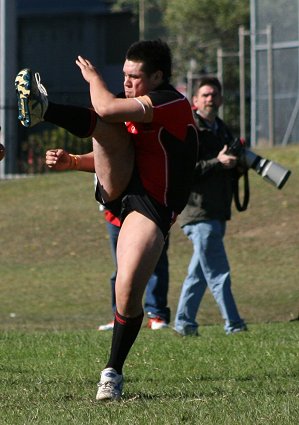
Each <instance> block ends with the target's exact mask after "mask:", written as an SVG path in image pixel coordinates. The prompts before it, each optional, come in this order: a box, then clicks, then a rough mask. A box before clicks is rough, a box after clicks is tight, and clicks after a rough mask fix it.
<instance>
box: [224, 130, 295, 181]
mask: <svg viewBox="0 0 299 425" xmlns="http://www.w3.org/2000/svg"><path fill="white" fill-rule="evenodd" d="M245 146H246V143H245V140H244V139H240V138H237V139H235V140H234V141H233V142H232V144H231V145H230V146H229V147H228V149H227V151H226V154H228V155H234V156H236V157H237V158H238V162H239V163H240V165H241V166H243V167H245V168H251V169H253V170H255V171H256V172H257V174H259V175H261V176H262V177H263V179H265V180H266V181H268V182H269V183H271V184H273V185H274V186H276V187H277V188H278V189H281V188H282V187H283V186H284V185H285V183H286V182H287V180H288V178H289V177H290V174H291V171H290V170H287V169H286V168H284V167H283V166H282V165H280V164H277V163H276V162H274V161H271V160H269V159H266V158H262V157H261V156H259V155H256V154H255V153H254V152H252V151H251V150H249V149H247V148H246V147H245Z"/></svg>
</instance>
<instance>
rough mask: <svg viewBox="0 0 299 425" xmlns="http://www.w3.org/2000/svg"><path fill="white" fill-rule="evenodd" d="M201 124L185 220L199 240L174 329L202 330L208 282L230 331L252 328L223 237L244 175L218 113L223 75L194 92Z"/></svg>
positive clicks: (186, 227) (185, 228) (192, 236)
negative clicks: (235, 290) (241, 308)
mask: <svg viewBox="0 0 299 425" xmlns="http://www.w3.org/2000/svg"><path fill="white" fill-rule="evenodd" d="M193 103H194V106H195V108H196V109H195V111H194V117H195V122H196V124H197V126H198V129H199V139H200V146H201V155H200V158H201V160H200V161H199V163H198V164H197V167H196V174H195V181H194V183H193V187H192V191H191V194H190V197H189V201H188V204H187V206H186V207H185V209H184V210H183V212H182V213H181V215H180V216H179V222H180V225H181V227H182V229H183V231H184V233H185V235H186V236H187V237H188V238H189V239H190V240H191V241H192V243H193V256H192V258H191V261H190V264H189V267H188V275H187V277H186V279H185V281H184V283H183V286H182V290H181V295H180V299H179V303H178V307H177V312H176V317H175V326H174V330H175V331H176V332H178V333H179V334H180V335H183V336H187V335H198V330H197V328H198V323H197V322H196V315H197V312H198V308H199V305H200V302H201V300H202V297H203V295H204V293H205V290H206V288H207V287H208V288H209V289H210V291H211V293H212V295H213V297H214V298H215V301H216V303H217V305H218V307H219V310H220V312H221V315H222V317H223V319H224V322H225V325H224V329H225V332H226V334H233V333H236V332H240V331H244V330H246V329H247V328H246V324H245V323H244V320H243V319H241V317H240V315H239V312H238V309H237V307H236V303H235V300H234V297H233V294H232V292H231V277H230V268H229V263H228V260H227V256H226V252H225V247H224V243H223V238H224V234H225V227H226V221H227V220H229V219H230V217H231V203H232V199H233V184H234V182H235V181H236V179H238V178H239V176H240V170H238V169H237V167H236V165H237V158H236V156H233V155H228V154H227V153H226V151H227V148H228V146H229V144H230V143H231V141H232V139H233V138H232V135H231V133H230V131H229V129H228V128H227V126H226V125H225V124H224V122H223V121H222V120H221V119H220V118H219V117H218V116H217V114H218V110H219V107H220V106H221V104H222V88H221V84H220V82H219V81H218V79H217V78H214V77H209V76H205V77H203V78H202V79H201V80H199V82H198V84H197V87H196V91H195V95H194V97H193Z"/></svg>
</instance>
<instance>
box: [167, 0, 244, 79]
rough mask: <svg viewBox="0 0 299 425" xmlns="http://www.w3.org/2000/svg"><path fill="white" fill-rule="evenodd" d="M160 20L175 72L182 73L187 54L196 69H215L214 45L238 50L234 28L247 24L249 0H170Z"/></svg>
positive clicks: (209, 71) (186, 64) (183, 72)
mask: <svg viewBox="0 0 299 425" xmlns="http://www.w3.org/2000/svg"><path fill="white" fill-rule="evenodd" d="M164 22H165V25H166V27H167V30H168V35H169V43H170V45H171V48H172V51H173V54H174V63H175V69H176V75H177V76H181V77H183V76H184V75H186V72H187V70H188V67H189V61H190V59H191V58H194V59H195V60H196V61H197V63H198V69H197V70H196V71H197V72H199V71H201V72H202V71H205V72H208V73H215V70H216V51H217V48H219V47H222V48H223V49H226V50H229V51H237V50H238V28H239V26H240V25H245V27H246V28H248V26H249V2H248V1H244V0H200V1H198V0H189V1H188V2H181V1H180V0H170V1H168V2H167V8H166V13H165V21H164Z"/></svg>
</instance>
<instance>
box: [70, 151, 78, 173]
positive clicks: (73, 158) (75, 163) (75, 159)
mask: <svg viewBox="0 0 299 425" xmlns="http://www.w3.org/2000/svg"><path fill="white" fill-rule="evenodd" d="M69 155H70V159H71V162H70V167H69V169H70V170H78V162H79V161H78V155H72V154H71V153H70V154H69Z"/></svg>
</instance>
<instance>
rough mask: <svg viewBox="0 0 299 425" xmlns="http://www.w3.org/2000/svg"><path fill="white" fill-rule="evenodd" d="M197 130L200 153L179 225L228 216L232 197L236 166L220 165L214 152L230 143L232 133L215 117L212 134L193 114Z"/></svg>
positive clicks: (201, 120)
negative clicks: (215, 129) (228, 167)
mask: <svg viewBox="0 0 299 425" xmlns="http://www.w3.org/2000/svg"><path fill="white" fill-rule="evenodd" d="M194 117H195V122H196V124H197V126H198V131H199V143H200V154H199V158H200V159H199V161H198V163H197V165H196V169H195V177H194V183H193V186H192V189H191V194H190V196H189V200H188V203H187V205H186V207H185V209H184V210H183V211H182V213H181V214H180V216H179V223H180V225H181V226H184V225H186V224H191V223H196V222H198V221H201V220H212V219H217V220H221V221H226V220H229V219H230V217H231V203H232V197H233V179H236V178H237V171H236V169H229V170H227V169H224V168H223V166H222V164H221V163H220V162H219V161H218V159H217V156H218V153H219V152H220V151H221V150H222V149H223V147H224V145H228V146H229V145H230V144H231V143H232V140H233V137H232V134H231V132H230V131H229V129H228V127H227V126H226V125H225V124H224V122H223V121H222V120H221V119H220V118H218V117H217V118H216V122H217V131H216V134H215V133H214V132H213V131H212V130H211V129H210V128H209V127H208V126H207V124H206V122H205V120H204V119H203V118H201V117H200V116H199V115H198V114H196V113H195V114H194Z"/></svg>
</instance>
